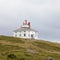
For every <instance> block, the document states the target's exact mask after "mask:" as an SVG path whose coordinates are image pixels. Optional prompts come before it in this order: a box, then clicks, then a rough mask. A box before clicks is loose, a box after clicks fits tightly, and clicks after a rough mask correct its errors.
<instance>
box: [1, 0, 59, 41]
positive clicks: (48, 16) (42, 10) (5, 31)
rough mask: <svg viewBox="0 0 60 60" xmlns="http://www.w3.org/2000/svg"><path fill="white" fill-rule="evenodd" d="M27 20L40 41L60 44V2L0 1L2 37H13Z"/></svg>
mask: <svg viewBox="0 0 60 60" xmlns="http://www.w3.org/2000/svg"><path fill="white" fill-rule="evenodd" d="M26 19H27V20H30V21H31V27H32V28H34V29H36V30H38V31H39V38H40V39H45V40H49V41H54V42H55V41H57V42H60V0H0V35H12V33H13V30H15V29H17V28H19V27H20V26H21V25H22V22H23V21H24V20H26Z"/></svg>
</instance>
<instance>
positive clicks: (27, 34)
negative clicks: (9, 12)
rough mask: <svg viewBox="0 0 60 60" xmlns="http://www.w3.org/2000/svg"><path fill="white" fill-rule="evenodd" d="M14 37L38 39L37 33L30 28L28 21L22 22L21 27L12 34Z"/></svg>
mask: <svg viewBox="0 0 60 60" xmlns="http://www.w3.org/2000/svg"><path fill="white" fill-rule="evenodd" d="M13 36H14V37H19V38H29V39H38V31H36V30H34V29H32V28H31V24H30V21H28V20H24V21H23V24H22V26H21V27H20V28H19V29H16V30H15V31H14V32H13Z"/></svg>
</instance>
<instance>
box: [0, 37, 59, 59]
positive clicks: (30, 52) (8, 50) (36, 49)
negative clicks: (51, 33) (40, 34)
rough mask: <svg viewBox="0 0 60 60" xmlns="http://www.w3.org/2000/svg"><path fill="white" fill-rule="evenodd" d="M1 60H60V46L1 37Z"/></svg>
mask: <svg viewBox="0 0 60 60" xmlns="http://www.w3.org/2000/svg"><path fill="white" fill-rule="evenodd" d="M50 57H51V58H50ZM0 60H60V44H59V43H53V42H48V41H43V40H29V39H23V38H14V37H9V36H0Z"/></svg>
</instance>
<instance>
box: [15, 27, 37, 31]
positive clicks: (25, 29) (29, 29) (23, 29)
mask: <svg viewBox="0 0 60 60" xmlns="http://www.w3.org/2000/svg"><path fill="white" fill-rule="evenodd" d="M21 31H34V32H38V31H36V30H34V29H31V28H27V27H21V28H19V29H16V30H14V32H21Z"/></svg>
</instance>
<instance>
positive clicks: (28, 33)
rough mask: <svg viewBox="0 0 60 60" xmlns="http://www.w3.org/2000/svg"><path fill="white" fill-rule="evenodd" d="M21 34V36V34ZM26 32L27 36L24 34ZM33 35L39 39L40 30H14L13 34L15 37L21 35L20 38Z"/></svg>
mask: <svg viewBox="0 0 60 60" xmlns="http://www.w3.org/2000/svg"><path fill="white" fill-rule="evenodd" d="M20 34H21V36H20ZM24 34H26V36H24ZM31 35H33V38H34V39H38V32H34V31H25V32H24V31H21V32H17V33H15V32H13V36H14V37H20V38H31Z"/></svg>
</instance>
